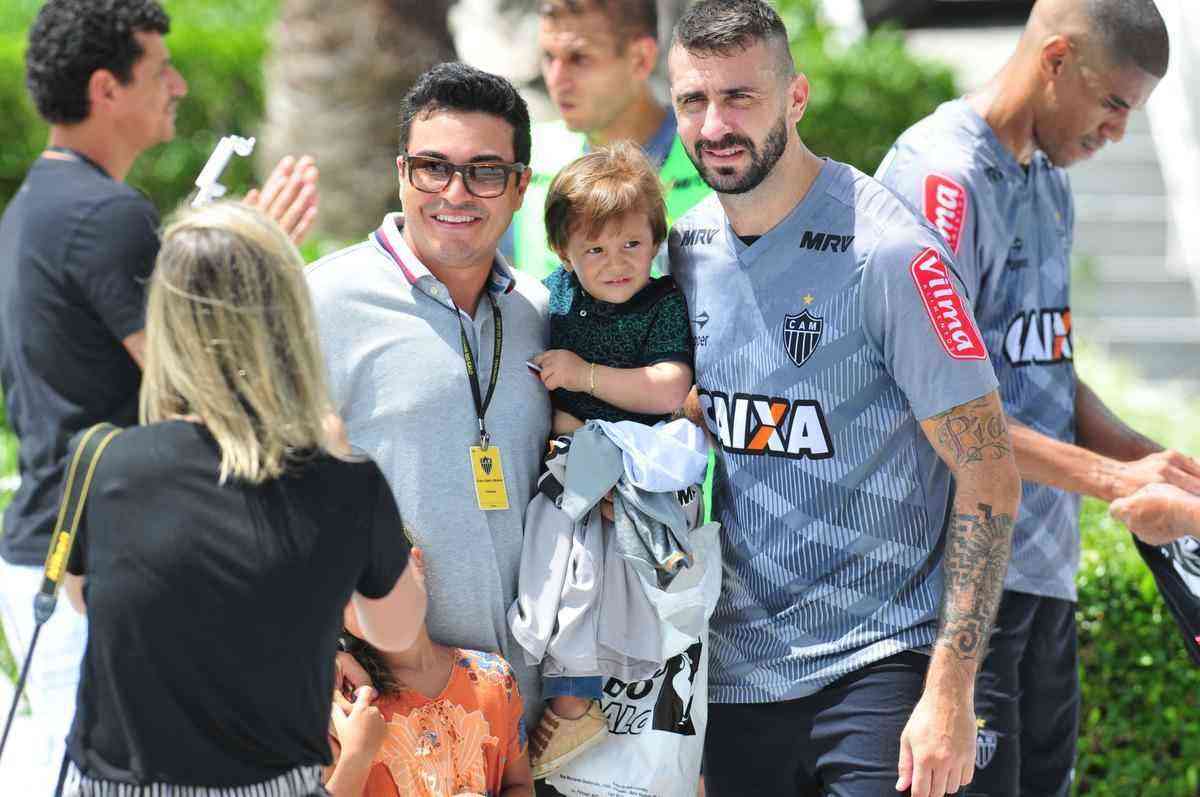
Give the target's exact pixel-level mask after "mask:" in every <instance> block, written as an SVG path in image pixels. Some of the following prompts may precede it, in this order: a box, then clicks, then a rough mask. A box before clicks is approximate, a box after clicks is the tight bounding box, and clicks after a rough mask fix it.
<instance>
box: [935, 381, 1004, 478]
mask: <svg viewBox="0 0 1200 797" xmlns="http://www.w3.org/2000/svg"><path fill="white" fill-rule="evenodd" d="M931 420H933V421H934V422H935V423H936V428H937V441H938V443H939V445H940V446H941V448H942V449H943V450H945V451H947V452H948V453H949V454H951V455H952V456H953V457H954V461H955V464H958V465H965V464H967V463H969V462H987V461H989V460H990V461H995V460H998V459H1004V458H1005V457H1007V456H1008V454H1009V451H1010V450H1011V448H1010V446H1011V444H1010V443H1009V438H1008V424H1007V423H1006V422H1005V420H1004V414H1003V413H1002V412H997V411H996V409H995V406H994V404H993V403H992V402H991V401H990V400H989V397H986V396H985V397H984V398H981V399H976V400H975V401H971V402H968V403H966V404H963V405H962V406H960V407H955V408H954V409H952V410H947V411H946V412H943V413H941V414H939V415H935V416H934V417H933V418H932V419H931Z"/></svg>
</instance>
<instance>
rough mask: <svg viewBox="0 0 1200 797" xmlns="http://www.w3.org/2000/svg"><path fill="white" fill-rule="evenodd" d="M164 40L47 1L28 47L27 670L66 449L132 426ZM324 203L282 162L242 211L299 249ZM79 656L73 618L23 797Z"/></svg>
mask: <svg viewBox="0 0 1200 797" xmlns="http://www.w3.org/2000/svg"><path fill="white" fill-rule="evenodd" d="M169 29H170V21H169V19H168V17H167V15H166V13H165V12H164V11H163V10H162V8H161V7H160V6H159V5H158V3H156V2H153V0H104V1H102V0H49V2H47V3H46V5H45V6H44V7H43V8H42V9H41V11H40V12H39V14H38V17H37V19H36V21H35V22H34V25H33V27H32V28H31V30H30V33H29V49H28V51H27V54H26V68H27V85H28V87H29V90H30V93H31V95H32V96H33V100H34V103H35V104H36V106H37V109H38V112H39V113H40V114H41V115H42V117H43V118H45V119H46V121H47V122H49V123H50V143H49V146H48V147H47V148H46V151H45V152H44V153H43V154H42V156H41V157H40V158H39V159H38V160H37V161H36V162H35V163H34V164H33V166H32V167H31V168H30V170H29V172H28V174H27V175H26V178H25V181H24V183H23V184H22V185H21V187H20V189H19V190H18V192H17V194H16V195H15V196H14V197H13V199H12V201H11V202H10V203H9V205H8V207H7V208H6V209H5V211H4V215H3V218H0V384H2V385H3V388H4V397H5V401H6V404H7V409H8V419H9V422H10V424H11V425H12V428H13V430H14V431H15V432H16V434H17V437H18V439H19V440H20V454H19V466H20V472H21V485H20V487H19V488H18V490H17V492H16V495H15V496H14V497H13V500H12V503H11V504H10V505H9V506H8V509H7V510H6V511H5V514H4V532H3V536H0V621H2V622H3V627H4V633H5V636H6V638H7V641H8V644H9V646H10V647H11V648H12V651H13V653H14V654H15V655H17V656H19V657H22V658H23V657H24V654H25V651H26V649H27V647H28V644H29V640H30V637H31V634H32V628H33V612H32V599H33V595H34V593H35V591H36V590H37V587H38V585H39V583H40V578H41V575H40V574H41V567H42V563H43V561H44V559H45V556H46V550H47V547H48V544H49V539H50V534H51V526H52V524H53V522H54V519H55V515H56V513H57V507H58V500H59V494H60V490H61V483H62V479H63V475H64V471H65V467H64V462H63V458H64V455H65V454H66V448H67V443H68V441H69V440H70V439H71V437H72V435H74V434H75V433H76V432H78V431H80V430H81V429H84V428H86V427H88V426H90V425H92V424H95V423H97V422H100V421H111V422H113V423H116V424H118V425H121V426H128V425H132V424H135V423H137V409H138V404H137V401H138V387H139V383H140V378H141V372H140V365H141V362H142V350H143V339H144V334H143V331H142V328H143V326H144V309H143V304H144V296H143V286H144V283H145V280H146V278H147V277H148V276H149V274H150V271H151V269H152V267H153V265H154V259H155V256H156V255H157V253H158V246H159V241H158V233H157V228H158V214H157V213H156V212H155V209H154V207H153V206H152V205H151V204H150V202H149V201H148V200H147V199H146V197H145V196H144V195H143V194H141V193H140V192H139V191H137V190H135V189H133V188H131V187H129V186H128V185H126V184H125V182H124V180H125V176H126V175H127V174H128V172H129V170H130V168H131V167H132V166H133V164H134V161H136V160H137V158H138V156H139V155H140V154H141V153H142V152H144V151H145V150H147V149H149V148H150V147H153V146H154V145H156V144H159V143H162V142H166V141H170V140H171V139H172V138H173V137H174V135H175V107H176V105H177V104H178V102H179V101H180V99H182V98H183V96H184V95H185V94H186V93H187V84H186V83H185V82H184V80H183V77H182V76H180V74H179V72H177V71H176V70H175V68H174V67H173V66H172V65H171V61H170V55H169V53H168V51H167V47H166V44H165V42H164V40H163V37H164V36H165V35H166V33H167V32H168V30H169ZM316 199H317V192H316V168H315V165H314V164H313V162H312V160H311V159H310V158H303V159H300V160H299V161H297V160H296V159H294V158H285V159H284V160H282V161H280V164H279V165H278V166H277V167H276V169H275V171H274V172H273V173H272V175H271V177H270V178H269V179H268V181H267V184H266V185H265V186H264V188H263V190H262V191H261V192H252V194H251V196H249V197H247V201H248V202H251V203H253V204H255V205H257V206H258V207H259V208H260V209H263V210H265V211H267V212H268V213H270V215H272V216H273V217H275V218H276V219H277V220H278V221H279V222H280V224H281V225H282V226H283V227H284V229H285V230H286V231H287V232H288V233H289V234H290V235H291V236H292V237H293V239H294V240H299V239H300V238H302V237H303V236H304V234H305V233H306V232H307V231H308V229H309V228H310V227H311V225H312V223H313V221H314V219H315V216H316ZM85 640H86V625H85V623H84V621H83V620H82V619H81V618H79V617H78V616H76V615H75V613H74V612H58V613H56V615H55V616H54V618H53V619H51V620H50V622H49V623H47V625H46V627H45V628H44V629H43V632H42V636H41V641H40V642H39V653H38V657H37V662H36V664H35V666H34V667H32V672H31V674H30V680H29V688H28V696H29V701H30V704H31V707H32V709H33V719H34V729H35V730H36V732H38V733H40V734H44V735H45V740H44V743H43V742H42V741H41V740H39V741H38V742H37V743H36V744H35V748H34V751H33V753H34V757H37V756H41V755H42V754H44V755H45V758H46V760H45V761H44V762H35V761H31V762H30V763H31V764H33V765H34V767H35V768H36V769H41V770H43V774H42V775H39V776H38V777H44V778H45V779H46V782H45V783H42V782H40V781H39V782H37V783H32V784H29V786H28V789H27V792H26V793H30V794H35V793H36V794H47V793H49V791H50V790H51V788H52V786H53V782H54V777H55V776H56V775H57V770H58V762H59V760H60V759H61V754H62V744H63V740H64V738H65V736H66V732H67V729H68V728H69V726H70V723H71V718H72V716H73V715H74V703H75V692H76V685H77V683H78V670H79V657H80V655H81V653H82V651H83V647H84V643H85ZM27 732H28V731H27ZM23 741H24V740H23ZM6 791H7V789H6Z"/></svg>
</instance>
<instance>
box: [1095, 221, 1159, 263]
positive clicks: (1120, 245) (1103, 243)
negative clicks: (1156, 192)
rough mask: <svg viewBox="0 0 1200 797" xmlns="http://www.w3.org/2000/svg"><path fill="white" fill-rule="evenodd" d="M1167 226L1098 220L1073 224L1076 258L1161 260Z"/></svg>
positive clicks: (1155, 222)
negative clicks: (1117, 256)
mask: <svg viewBox="0 0 1200 797" xmlns="http://www.w3.org/2000/svg"><path fill="white" fill-rule="evenodd" d="M1166 253H1167V222H1166V219H1159V220H1157V221H1153V220H1146V221H1121V220H1111V221H1106V220H1099V221H1082V220H1077V221H1076V223H1075V254H1076V256H1080V257H1088V256H1102V255H1119V256H1123V257H1128V256H1141V257H1158V258H1163V257H1165V256H1166Z"/></svg>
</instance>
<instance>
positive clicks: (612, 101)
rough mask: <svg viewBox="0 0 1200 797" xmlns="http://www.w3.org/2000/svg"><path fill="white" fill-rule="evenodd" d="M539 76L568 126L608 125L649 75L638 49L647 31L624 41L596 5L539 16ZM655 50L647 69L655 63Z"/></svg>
mask: <svg viewBox="0 0 1200 797" xmlns="http://www.w3.org/2000/svg"><path fill="white" fill-rule="evenodd" d="M538 46H539V47H540V48H541V51H542V78H543V79H544V80H545V81H546V89H547V91H549V92H550V99H551V100H553V101H554V104H555V106H556V107H557V108H558V112H559V113H560V114H561V115H562V118H563V121H564V122H566V124H567V127H568V128H569V129H571V130H574V131H577V132H582V133H592V132H595V131H601V130H605V129H607V128H608V127H609V126H610V125H611V124H612V123H613V121H614V120H615V119H617V118H618V117H619V116H620V115H621V114H622V113H623V112H624V111H625V110H626V109H627V108H628V107H629V106H630V105H631V104H632V103H633V102H634V101H635V100H636V99H637V96H638V92H639V91H640V90H641V88H642V86H643V85H644V84H645V82H646V79H647V77H648V76H649V69H645V68H643V67H642V61H643V60H644V58H643V57H642V56H643V53H642V50H645V49H646V48H647V46H648V47H650V48H653V49H654V50H655V51H656V50H657V46H656V45H655V44H654V42H653V40H652V39H649V38H648V37H647V38H646V39H645V40H644V41H643V40H638V41H636V42H627V43H626V44H625V45H624V46H621V44H620V43H619V42H618V40H617V36H616V34H615V32H614V31H613V29H612V23H611V22H610V21H609V20H608V18H607V17H606V16H604V14H602V13H600V12H599V11H594V10H589V11H584V12H583V13H580V14H559V15H557V16H554V17H550V16H543V17H542V18H541V21H540V23H539V27H538ZM653 61H654V59H653V55H652V54H651V56H650V69H653V67H654V63H653Z"/></svg>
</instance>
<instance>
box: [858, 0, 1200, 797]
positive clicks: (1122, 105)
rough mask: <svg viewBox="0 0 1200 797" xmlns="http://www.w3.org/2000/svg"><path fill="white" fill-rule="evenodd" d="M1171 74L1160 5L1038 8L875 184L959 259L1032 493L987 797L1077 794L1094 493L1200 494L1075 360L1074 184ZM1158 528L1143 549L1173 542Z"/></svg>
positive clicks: (1121, 2) (985, 703) (986, 679)
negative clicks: (920, 218) (1081, 629)
mask: <svg viewBox="0 0 1200 797" xmlns="http://www.w3.org/2000/svg"><path fill="white" fill-rule="evenodd" d="M1167 58H1168V41H1167V32H1166V29H1165V27H1164V26H1163V21H1162V18H1161V17H1160V16H1159V14H1158V11H1157V9H1155V7H1154V3H1153V2H1152V0H1040V1H1039V2H1038V3H1037V5H1036V6H1035V7H1034V9H1033V13H1032V14H1031V16H1030V18H1029V23H1028V25H1027V27H1026V30H1025V32H1024V35H1023V36H1022V38H1021V40H1020V44H1019V45H1018V47H1017V51H1016V53H1015V54H1014V55H1013V57H1012V58H1011V59H1010V60H1009V62H1008V63H1007V65H1006V66H1005V67H1004V68H1003V70H1002V71H1001V72H1000V73H999V75H998V76H997V77H996V78H995V80H994V81H993V82H992V83H991V84H990V85H988V86H987V87H985V88H984V89H982V90H981V91H980V92H979V93H977V94H973V95H971V96H968V97H966V98H965V99H960V100H957V101H954V102H950V103H947V104H946V105H943V106H942V107H941V108H939V109H938V110H937V111H936V112H935V113H934V114H933V115H931V116H929V117H928V118H926V119H924V120H922V121H921V122H918V123H917V124H916V125H915V126H914V127H913V128H912V129H910V130H909V131H907V132H906V133H904V135H903V136H901V138H900V139H899V141H898V142H897V143H896V145H895V147H894V148H893V149H892V151H891V153H890V154H889V155H888V157H887V158H886V159H885V161H884V163H883V165H881V167H880V169H879V172H878V175H877V177H878V178H879V179H880V180H881V181H882V182H883V183H884V184H885V185H887V186H888V187H890V188H892V189H894V190H895V191H896V192H897V193H898V194H900V195H901V196H902V197H904V198H906V199H907V200H908V201H909V202H910V203H912V204H913V205H914V206H915V207H917V208H918V209H920V210H921V211H922V212H923V213H924V215H925V216H926V217H927V218H928V220H929V221H930V222H932V223H933V224H934V225H935V226H936V227H937V228H938V230H939V231H940V232H941V233H942V235H943V236H944V237H945V240H946V244H947V246H949V247H950V249H951V250H952V251H953V254H954V259H955V262H956V263H957V264H958V267H959V274H960V275H961V277H962V279H963V282H964V283H965V285H966V290H967V293H968V294H969V295H970V296H971V298H972V301H973V303H974V311H975V317H976V319H977V320H978V322H979V326H980V328H981V330H982V332H983V339H984V342H985V343H986V344H987V348H988V351H989V353H990V355H991V360H992V365H993V366H995V369H996V375H997V377H998V379H999V380H1000V395H1001V398H1002V399H1003V402H1004V410H1005V412H1006V414H1007V416H1008V419H1009V424H1010V429H1011V431H1012V438H1013V444H1014V446H1015V448H1014V452H1015V454H1016V458H1017V462H1018V464H1019V466H1020V468H1021V475H1022V476H1023V477H1024V479H1025V484H1024V488H1023V494H1022V498H1021V512H1020V515H1019V517H1018V519H1017V525H1016V529H1015V530H1014V534H1013V559H1012V563H1011V565H1010V566H1009V569H1008V576H1007V578H1006V580H1005V593H1004V597H1003V598H1002V600H1001V603H1000V611H999V616H998V619H997V621H996V629H995V632H994V634H993V636H992V643H991V649H990V652H989V654H988V656H987V658H986V659H985V661H984V664H983V667H982V670H981V672H980V677H979V683H978V691H977V694H976V704H977V710H978V712H979V718H980V727H979V731H978V737H977V746H978V757H977V767H978V768H979V772H978V773H977V777H976V780H975V783H974V784H972V788H971V792H970V793H973V794H987V795H1016V794H1018V793H1020V794H1034V793H1036V794H1047V795H1059V794H1062V795H1065V794H1067V793H1068V791H1069V789H1070V785H1071V773H1072V770H1073V767H1074V761H1075V746H1076V737H1077V730H1078V718H1079V680H1078V663H1077V659H1076V635H1075V600H1076V592H1075V573H1076V570H1077V568H1078V564H1079V553H1080V542H1079V503H1080V494H1085V495H1093V496H1096V497H1098V498H1101V499H1104V500H1113V499H1117V498H1122V497H1124V496H1128V495H1130V494H1131V493H1134V492H1135V491H1137V490H1138V489H1139V488H1141V487H1142V486H1143V485H1146V484H1148V483H1153V482H1162V481H1165V482H1168V483H1171V484H1173V485H1176V486H1177V487H1176V489H1177V488H1183V489H1185V490H1196V489H1197V488H1198V487H1200V479H1198V478H1197V476H1198V475H1200V468H1198V467H1197V463H1195V462H1194V461H1193V460H1191V459H1190V458H1189V457H1185V456H1183V455H1181V454H1178V453H1176V452H1169V451H1168V452H1164V451H1163V450H1162V448H1161V447H1160V446H1158V445H1156V444H1155V443H1153V442H1152V441H1150V440H1147V439H1146V438H1144V437H1142V436H1141V435H1139V434H1137V433H1136V432H1134V431H1133V430H1131V429H1129V428H1128V427H1127V426H1125V425H1124V424H1123V423H1121V422H1120V421H1119V420H1118V419H1117V418H1115V417H1114V416H1113V415H1112V413H1110V412H1109V411H1108V410H1107V409H1106V408H1105V406H1104V405H1103V403H1101V401H1100V399H1099V398H1098V397H1097V396H1096V394H1095V393H1093V392H1092V391H1091V390H1090V389H1089V388H1088V387H1087V385H1085V384H1083V383H1082V382H1080V381H1079V380H1078V379H1077V378H1076V375H1075V367H1074V364H1073V360H1072V354H1073V344H1074V339H1073V337H1072V330H1071V309H1070V296H1069V287H1070V285H1069V283H1070V257H1071V244H1072V225H1073V223H1074V218H1075V213H1074V207H1073V205H1072V199H1071V190H1070V186H1069V184H1068V181H1067V175H1066V172H1065V171H1064V168H1065V167H1067V166H1070V165H1071V164H1073V163H1076V162H1078V161H1080V160H1083V159H1085V158H1087V157H1089V156H1090V155H1092V154H1093V153H1094V152H1095V151H1096V150H1098V149H1099V148H1100V147H1102V146H1103V145H1104V144H1105V143H1107V142H1108V141H1119V140H1120V139H1121V138H1122V136H1123V135H1124V133H1125V125H1126V123H1127V122H1128V119H1129V113H1130V110H1131V109H1133V108H1136V107H1139V106H1141V105H1143V104H1144V103H1145V102H1146V99H1147V98H1148V97H1149V95H1150V92H1151V91H1152V90H1153V89H1154V87H1155V85H1157V83H1158V80H1159V78H1160V77H1162V75H1163V74H1164V73H1165V72H1166V69H1167ZM1131 500H1132V501H1142V502H1144V503H1147V504H1148V503H1149V500H1148V499H1145V498H1142V497H1139V498H1136V499H1131ZM1134 510H1135V508H1129V509H1128V510H1127V511H1128V512H1129V513H1130V514H1133V513H1134ZM1149 526H1150V524H1149V523H1148V524H1147V528H1146V529H1145V530H1144V531H1143V532H1142V533H1143V536H1144V537H1145V539H1146V541H1147V542H1149V543H1161V542H1166V541H1168V540H1165V539H1160V538H1157V537H1155V536H1154V534H1153V529H1151V528H1149ZM1135 531H1138V529H1136V528H1135Z"/></svg>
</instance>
